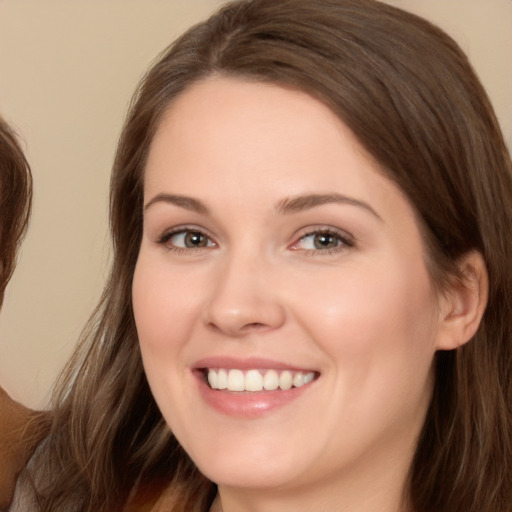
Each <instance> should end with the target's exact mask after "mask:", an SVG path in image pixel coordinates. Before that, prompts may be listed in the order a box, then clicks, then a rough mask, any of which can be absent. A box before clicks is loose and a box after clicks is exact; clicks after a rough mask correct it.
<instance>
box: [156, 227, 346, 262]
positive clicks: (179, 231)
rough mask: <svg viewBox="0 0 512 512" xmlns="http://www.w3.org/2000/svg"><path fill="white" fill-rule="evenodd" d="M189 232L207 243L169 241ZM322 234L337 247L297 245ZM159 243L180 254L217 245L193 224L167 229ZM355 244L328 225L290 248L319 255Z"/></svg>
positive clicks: (302, 237) (307, 233) (298, 240)
mask: <svg viewBox="0 0 512 512" xmlns="http://www.w3.org/2000/svg"><path fill="white" fill-rule="evenodd" d="M187 234H197V235H200V236H202V237H205V238H206V244H207V245H203V246H198V247H179V246H177V245H175V244H170V243H169V241H170V240H171V239H172V238H173V237H175V236H177V235H183V236H187ZM321 235H323V236H326V237H332V238H334V239H335V240H336V243H337V245H336V246H335V247H330V248H327V247H325V248H318V247H317V248H314V249H300V248H298V247H297V245H299V244H300V242H302V241H304V240H306V239H307V238H309V237H315V236H321ZM157 243H158V244H160V245H164V246H165V247H166V248H167V249H168V250H169V251H172V252H175V253H178V254H180V253H188V254H190V253H191V252H192V253H194V252H196V251H201V250H204V249H210V248H214V247H216V245H217V244H216V243H215V242H213V240H212V239H211V237H210V236H208V235H207V234H206V233H204V231H203V230H201V229H199V228H195V227H192V226H191V227H180V228H176V229H174V230H171V231H167V232H165V233H164V234H163V235H162V236H161V237H160V238H159V239H158V240H157ZM354 245H355V243H354V239H353V237H352V236H351V235H349V234H348V233H346V232H344V231H341V230H336V229H333V228H331V227H328V228H327V227H326V228H318V229H312V230H310V231H308V232H306V233H304V234H303V235H301V236H300V238H298V239H297V241H296V242H293V244H291V245H290V246H289V249H291V250H293V251H302V252H303V254H304V255H306V256H317V255H322V256H326V255H331V254H336V253H338V252H340V251H344V250H347V249H350V248H351V247H354Z"/></svg>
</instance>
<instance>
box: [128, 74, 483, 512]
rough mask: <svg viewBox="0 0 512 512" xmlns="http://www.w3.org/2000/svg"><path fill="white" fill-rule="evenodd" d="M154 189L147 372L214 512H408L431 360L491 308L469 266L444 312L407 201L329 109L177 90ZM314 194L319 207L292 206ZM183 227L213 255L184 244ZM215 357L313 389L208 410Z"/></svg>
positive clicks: (146, 268) (260, 91)
mask: <svg viewBox="0 0 512 512" xmlns="http://www.w3.org/2000/svg"><path fill="white" fill-rule="evenodd" d="M144 187H145V204H146V207H145V211H144V233H143V239H142V243H141V247H140V253H139V258H138V262H137V266H136V271H135V275H134V282H133V304H134V313H135V319H136V324H137V330H138V334H139V339H140V347H141V351H142V357H143V361H144V366H145V370H146V373H147V377H148V381H149V383H150V386H151V389H152V391H153V394H154V396H155V398H156V401H157V403H158V405H159V407H160V409H161V411H162V414H163V416H164V417H165V419H166V421H167V422H168V424H169V425H170V427H171V429H172V431H173V432H174V434H175V435H176V437H177V439H178V440H179V441H180V443H181V444H182V446H183V447H184V448H185V450H186V451H187V452H188V454H189V455H190V456H191V458H192V459H193V460H194V462H195V463H196V464H197V465H198V467H199V469H200V470H201V471H202V472H203V473H204V474H205V475H206V476H207V477H208V478H210V479H211V480H213V481H214V482H216V483H218V485H219V496H218V499H217V505H216V506H220V502H222V509H223V510H224V512H231V511H235V510H236V511H254V512H256V511H265V512H273V511H280V512H283V511H287V510H290V511H291V510H293V511H294V512H297V511H302V510H304V511H306V510H308V511H310V510H317V511H330V512H332V511H344V512H349V511H350V512H356V511H357V512H364V511H368V512H370V511H372V512H374V511H375V510H379V511H381V512H385V511H389V512H391V511H393V512H397V511H398V510H403V509H402V496H403V491H404V485H405V480H406V475H407V470H408V467H409V465H410V462H411V458H412V456H413V453H414V447H415V444H416V442H417V438H418V435H419V432H420V430H421V427H422V424H423V422H424V418H425V413H426V410H427V407H428V404H429V400H430V396H431V391H432V381H433V372H432V361H433V357H434V354H435V352H436V350H438V349H440V348H443V349H444V348H454V347H456V346H457V345H458V344H461V343H463V342H465V341H467V339H469V336H470V335H471V334H472V332H474V329H475V328H476V327H475V325H477V324H478V320H479V314H480V312H481V310H483V306H482V305H481V304H482V300H481V299H480V298H479V297H480V295H482V296H483V295H485V293H484V294H480V295H479V293H478V290H479V289H480V288H479V286H480V283H481V282H483V277H482V276H483V275H484V274H485V272H483V271H481V269H480V270H478V268H480V267H478V261H479V260H478V257H476V258H473V259H471V258H470V259H468V262H469V263H468V266H469V267H470V268H471V269H473V270H474V269H475V268H476V269H477V270H475V271H474V272H469V273H468V274H471V275H475V276H477V278H476V279H475V282H476V283H477V284H476V285H475V287H473V288H472V290H476V292H475V293H473V294H471V293H469V292H466V291H460V292H459V291H457V290H456V291H454V292H453V293H448V294H445V295H443V296H442V297H438V296H437V295H436V293H435V291H434V289H433V286H432V284H431V280H430V277H429V274H428V271H427V268H426V266H425V257H424V246H423V243H422V239H421V235H420V230H419V228H418V225H417V222H416V220H415V216H414V212H413V209H412V207H411V205H410V204H409V202H408V201H407V199H406V198H405V197H404V195H403V194H402V193H401V191H400V190H399V189H398V188H397V187H396V186H395V185H394V184H392V183H391V182H390V181H389V180H387V179H386V178H385V177H384V176H383V175H382V174H381V173H380V171H379V167H378V165H377V164H376V163H375V162H374V161H372V159H371V158H370V157H369V156H368V155H367V154H366V153H365V151H364V150H363V148H362V147H361V146H360V144H359V143H358V141H357V140H356V139H355V138H354V136H353V135H352V133H351V132H350V131H349V130H348V128H347V127H346V126H345V125H344V124H343V123H342V122H341V121H340V120H339V119H338V118H337V117H336V116H335V115H334V114H333V113H332V112H331V111H330V110H329V109H328V108H327V107H326V106H324V105H323V104H322V103H320V102H318V101H316V100H315V99H313V98H312V97H310V96H308V95H307V94H305V93H302V92H299V91H296V90H291V89H286V88H282V87H278V86H274V85H271V84H263V83H251V82H247V81H242V80H239V79H234V78H221V77H210V78H208V79H207V80H205V81H203V82H201V83H199V84H195V85H193V86H192V87H190V88H189V89H188V90H186V91H185V92H184V93H183V94H182V95H181V96H180V97H178V98H177V99H176V100H175V101H174V102H173V104H172V105H170V107H169V109H168V111H167V112H166V114H165V116H164V118H163V120H162V122H161V125H160V127H159V129H158V131H157V133H156V135H155V138H154V140H153V142H152V146H151V150H150V154H149V159H148V162H147V167H146V173H145V182H144ZM334 193H335V194H338V195H339V197H337V198H336V199H335V200H334V199H333V197H332V196H331V197H330V198H328V199H326V198H325V196H326V195H329V194H331V195H332V194H334ZM162 194H172V195H175V196H180V197H181V196H185V197H187V198H192V199H193V200H195V201H200V202H201V206H203V207H204V209H202V208H198V205H197V204H196V203H195V202H193V201H192V202H191V201H190V200H187V201H183V200H179V201H176V199H174V200H168V199H167V200H166V199H165V198H164V197H163V196H162ZM311 194H314V195H317V196H323V199H322V201H320V202H322V204H314V205H313V204H312V203H315V201H309V204H306V203H308V201H302V204H300V203H301V201H295V202H293V201H291V200H290V198H297V197H301V196H305V195H311ZM341 196H342V199H341V200H340V197H341ZM347 198H348V199H347ZM317 202H318V201H317ZM290 204H293V205H294V207H292V206H290ZM286 205H288V208H286ZM186 229H188V230H189V231H190V230H192V231H194V232H200V233H203V234H204V237H203V238H201V240H202V243H203V246H200V247H192V248H189V247H187V246H186V245H185V244H184V236H183V233H182V232H183V231H184V230H186ZM173 230H175V231H178V234H174V235H173V236H169V232H171V231H173ZM312 233H313V234H312ZM314 233H321V234H322V233H323V234H324V235H325V234H327V235H328V236H330V238H329V240H330V242H332V243H331V244H330V246H329V247H327V248H322V247H323V246H322V245H321V244H320V245H319V244H317V245H315V240H317V241H318V237H317V238H315V234H314ZM165 235H167V236H165ZM328 245H329V244H328ZM475 262H476V264H475ZM480 278H482V279H481V280H480V281H479V280H478V279H480ZM464 290H466V288H464ZM224 356H230V357H233V358H236V359H237V360H246V359H247V358H251V357H264V358H269V359H271V360H274V361H279V362H281V363H284V364H286V365H290V366H292V367H298V368H304V369H310V370H314V371H315V372H317V375H318V376H319V377H318V378H317V379H316V380H315V381H313V382H312V383H311V384H310V385H309V386H308V387H307V388H305V389H304V390H303V392H302V393H301V394H300V396H299V397H298V398H296V399H294V400H291V401H290V402H289V403H286V404H285V405H283V406H281V407H277V408H275V409H272V410H271V411H268V412H266V413H263V414H260V415H258V416H257V417H251V418H245V417H233V416H231V415H227V414H223V413H221V412H219V411H218V410H216V409H214V408H212V407H211V406H210V405H209V404H207V403H206V402H205V400H204V399H203V397H202V395H201V393H200V392H199V385H198V378H197V375H196V374H195V373H194V371H193V369H194V365H195V364H196V363H197V361H199V360H200V359H202V358H206V357H224Z"/></svg>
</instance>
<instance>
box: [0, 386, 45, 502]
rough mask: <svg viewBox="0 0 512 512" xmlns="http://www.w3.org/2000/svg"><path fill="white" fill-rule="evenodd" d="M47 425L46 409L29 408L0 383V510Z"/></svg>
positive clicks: (10, 496)
mask: <svg viewBox="0 0 512 512" xmlns="http://www.w3.org/2000/svg"><path fill="white" fill-rule="evenodd" d="M49 425H50V414H49V413H48V412H38V411H33V410H31V409H28V408H27V407H25V406H23V405H21V404H20V403H18V402H16V401H14V400H13V399H12V398H11V397H10V396H9V395H8V394H7V393H6V392H5V391H4V390H3V389H2V388H1V387H0V510H4V509H5V508H6V507H7V506H8V505H9V503H10V502H11V500H12V497H13V495H14V489H15V487H16V480H17V478H18V476H19V474H20V473H21V471H23V469H24V468H25V466H26V465H27V463H28V461H29V460H30V457H31V456H32V454H33V452H34V450H35V449H36V447H37V445H38V444H39V443H40V442H41V440H42V439H43V437H44V436H45V435H46V433H47V431H48V428H49Z"/></svg>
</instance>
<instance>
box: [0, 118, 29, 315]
mask: <svg viewBox="0 0 512 512" xmlns="http://www.w3.org/2000/svg"><path fill="white" fill-rule="evenodd" d="M31 206H32V174H31V172H30V166H29V164H28V162H27V159H26V158H25V155H24V153H23V150H22V149H21V147H20V145H19V142H18V139H17V137H16V135H15V133H14V131H13V130H12V129H11V128H10V127H9V125H8V124H7V123H6V122H5V121H4V120H3V119H2V118H0V306H1V305H2V302H3V299H4V291H5V287H6V286H7V283H8V282H9V279H10V278H11V276H12V273H13V271H14V267H15V265H16V256H17V253H18V249H19V246H20V243H21V241H22V239H23V236H24V235H25V232H26V230H27V225H28V221H29V218H30V211H31Z"/></svg>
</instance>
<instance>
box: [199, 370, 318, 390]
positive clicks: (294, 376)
mask: <svg viewBox="0 0 512 512" xmlns="http://www.w3.org/2000/svg"><path fill="white" fill-rule="evenodd" d="M200 371H201V372H202V374H203V378H204V380H205V382H206V383H207V384H208V386H209V387H210V389H212V390H219V391H221V390H226V391H234V392H252V393H258V392H264V391H288V390H290V389H292V388H300V387H302V386H305V385H306V384H309V383H310V382H312V381H313V380H315V379H316V378H318V376H319V374H318V372H315V371H295V370H281V369H273V368H267V369H260V368H252V369H239V368H202V369H201V370H200Z"/></svg>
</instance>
